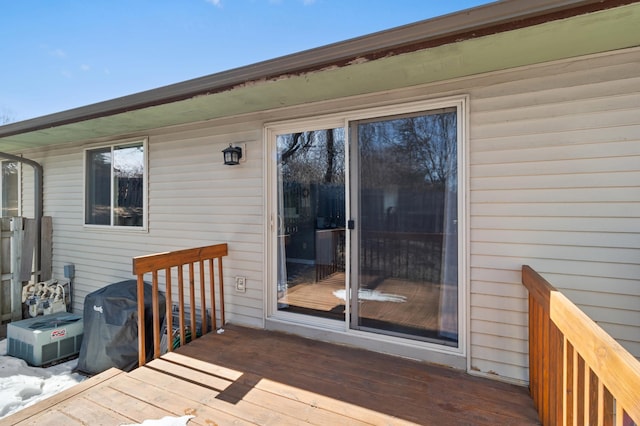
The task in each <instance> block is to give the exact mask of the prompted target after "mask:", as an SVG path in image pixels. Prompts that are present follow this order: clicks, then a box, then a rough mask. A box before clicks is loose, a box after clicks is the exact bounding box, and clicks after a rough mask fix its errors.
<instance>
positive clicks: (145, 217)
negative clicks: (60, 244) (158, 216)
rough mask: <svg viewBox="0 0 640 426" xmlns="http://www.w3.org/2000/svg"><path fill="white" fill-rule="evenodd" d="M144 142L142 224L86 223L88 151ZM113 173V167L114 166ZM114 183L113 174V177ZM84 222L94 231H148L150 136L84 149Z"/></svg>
mask: <svg viewBox="0 0 640 426" xmlns="http://www.w3.org/2000/svg"><path fill="white" fill-rule="evenodd" d="M139 142H142V147H143V150H144V156H143V157H144V158H143V166H144V171H143V173H142V175H143V179H144V182H143V185H142V191H143V194H142V211H143V213H142V226H122V225H113V223H111V224H109V225H93V224H88V223H85V220H86V209H87V152H88V151H94V150H96V149H100V148H108V147H110V148H111V149H112V150H113V148H114V147H117V146H123V145H130V144H134V143H139ZM111 172H112V174H113V168H112V171H111ZM111 182H112V184H113V176H112V179H111ZM110 212H111V219H110V220H111V221H113V188H112V193H111V208H110ZM82 223H83V227H84V229H88V230H93V231H107V232H114V231H117V232H134V233H139V232H148V230H149V228H148V226H149V138H148V137H146V136H145V137H140V138H132V139H122V140H117V141H111V142H110V143H105V144H99V145H93V146H90V147H86V148H85V149H84V150H83V155H82Z"/></svg>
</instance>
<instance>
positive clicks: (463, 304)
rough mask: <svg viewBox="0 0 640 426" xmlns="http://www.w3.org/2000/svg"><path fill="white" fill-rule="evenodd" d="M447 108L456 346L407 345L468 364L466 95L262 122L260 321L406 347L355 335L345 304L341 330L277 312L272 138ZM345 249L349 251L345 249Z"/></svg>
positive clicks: (384, 338)
mask: <svg viewBox="0 0 640 426" xmlns="http://www.w3.org/2000/svg"><path fill="white" fill-rule="evenodd" d="M447 107H455V108H456V111H457V113H458V120H457V126H458V150H457V151H458V153H457V155H458V159H457V160H458V185H459V191H458V205H459V211H458V220H459V223H460V228H459V242H460V244H459V245H458V262H459V264H458V277H459V278H458V282H459V290H458V313H459V315H458V325H459V333H458V336H459V341H458V343H459V344H458V347H456V348H450V347H446V346H444V345H439V344H435V343H429V342H422V341H411V343H410V344H411V345H412V346H414V347H416V348H424V349H426V350H429V351H433V352H440V353H444V354H451V355H456V356H463V357H466V358H467V364H469V363H470V357H469V352H468V348H469V346H470V342H471V338H470V327H469V321H470V304H469V302H470V288H471V285H470V281H469V280H470V272H469V256H470V250H469V229H470V228H469V227H470V220H469V205H468V202H469V201H468V199H469V197H468V192H469V188H470V186H469V177H468V176H469V173H468V169H469V164H468V152H469V133H468V128H469V125H468V123H469V96H468V95H459V96H450V97H443V98H437V99H432V100H422V101H416V102H407V103H402V104H395V105H387V106H381V107H372V108H363V109H359V110H353V111H346V112H342V113H336V114H326V115H319V116H317V117H315V118H306V119H294V120H286V121H275V122H270V123H265V125H264V132H263V135H264V146H265V147H266V150H267V155H265V161H266V163H267V164H265V169H264V170H265V174H266V175H265V180H264V181H265V186H266V187H265V194H266V197H267V199H266V203H265V218H266V219H267V221H266V226H265V242H266V244H267V249H266V250H265V259H264V261H265V265H266V268H265V276H264V283H265V288H264V292H265V295H266V297H265V298H264V312H265V318H264V321H265V322H267V321H276V322H283V323H289V324H291V325H292V326H294V327H295V326H303V327H304V326H307V327H309V328H315V329H318V327H320V328H321V329H324V330H326V331H327V332H331V331H335V332H341V333H344V334H346V335H352V336H367V337H368V338H369V339H370V340H372V341H384V342H387V343H390V344H394V343H395V344H399V345H406V344H407V341H406V339H398V338H395V337H392V336H383V335H377V334H373V333H365V332H362V331H359V330H354V329H351V328H350V327H349V321H348V318H349V312H348V304H347V312H346V318H347V320H345V321H344V325H342V322H340V326H339V327H336V321H329V320H327V321H319V319H318V318H314V320H313V321H312V323H313V324H312V323H311V322H310V321H309V320H308V319H306V318H305V317H304V316H303V315H294V314H291V313H288V312H279V311H278V309H277V296H276V290H275V286H273V285H272V283H274V282H275V281H276V280H277V270H276V269H277V268H276V261H277V259H276V256H277V246H276V245H277V238H276V237H275V236H274V235H275V232H277V231H276V230H275V228H276V227H275V222H274V221H275V217H276V214H277V213H276V211H275V209H276V208H277V200H275V197H276V196H277V194H276V192H277V191H276V184H275V183H276V181H277V176H276V173H277V170H276V167H274V164H275V163H274V159H275V158H276V152H275V142H274V141H275V135H276V134H283V133H293V132H296V131H309V130H317V129H325V128H332V127H344V128H345V129H348V126H349V122H351V121H356V120H363V119H369V118H378V117H380V118H383V117H386V116H392V115H396V114H406V113H413V112H419V111H428V110H434V109H441V108H447ZM345 139H346V145H347V147H348V146H349V144H350V142H349V132H348V131H345ZM345 161H346V162H347V163H348V161H349V149H346V150H345ZM348 173H349V168H347V175H346V179H347V180H349V179H350V176H349V175H348ZM349 187H350V185H346V188H345V190H346V191H347V193H346V196H347V199H350V198H349V197H350V196H351V194H350V193H349V191H350V190H349ZM346 209H347V210H346V215H347V217H350V214H351V212H350V210H349V205H348V204H347V206H346ZM347 250H349V247H347ZM349 262H350V259H347V265H346V268H347V270H349V267H350V265H349ZM349 279H350V278H349V274H347V288H351V284H350V283H349Z"/></svg>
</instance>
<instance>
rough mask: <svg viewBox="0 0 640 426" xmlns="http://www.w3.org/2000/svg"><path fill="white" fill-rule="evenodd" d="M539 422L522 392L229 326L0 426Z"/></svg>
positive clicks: (101, 378)
mask: <svg viewBox="0 0 640 426" xmlns="http://www.w3.org/2000/svg"><path fill="white" fill-rule="evenodd" d="M185 414H192V415H195V418H193V419H192V420H191V421H190V423H189V425H208V426H212V425H232V424H233V425H246V424H259V425H301V424H313V425H372V424H373V425H408V424H423V425H497V424H499V425H528V424H540V423H539V422H538V415H537V413H536V411H535V408H534V406H533V401H532V400H531V398H530V397H529V393H528V389H527V388H524V387H518V386H513V385H509V384H505V383H501V382H498V381H493V380H487V379H481V378H477V377H473V376H470V375H468V374H465V373H464V372H460V371H456V370H452V369H449V368H442V367H438V366H434V365H430V364H426V363H420V362H415V361H411V360H406V359H402V358H396V357H391V356H386V355H382V354H378V353H374V352H369V351H365V350H360V349H354V348H349V347H346V346H339V345H333V344H328V343H322V342H318V341H313V340H309V339H304V338H300V337H296V336H292V335H287V334H282V333H277V332H269V331H263V330H254V329H248V328H242V327H236V326H228V328H226V330H225V332H224V333H223V334H215V333H211V334H208V335H206V336H203V337H202V338H200V339H198V340H196V341H194V342H192V343H189V344H188V345H186V346H183V347H181V348H179V349H178V350H177V351H176V352H174V353H169V354H166V355H164V356H163V357H162V358H160V359H156V360H154V361H152V362H150V363H148V364H147V365H145V366H144V367H141V368H138V369H136V370H134V371H132V372H130V373H124V372H121V371H119V370H115V369H112V370H109V371H106V372H104V373H102V374H100V375H97V376H94V377H93V378H91V379H88V380H87V381H85V382H82V383H80V384H79V385H77V386H75V387H73V388H71V389H68V390H66V391H64V392H62V393H60V394H58V395H56V396H54V397H52V398H49V399H47V400H44V401H42V402H40V403H38V404H36V405H35V406H31V407H28V408H25V409H24V410H22V411H20V412H18V413H15V414H14V415H12V416H9V417H7V418H5V419H3V420H0V424H3V425H4V424H19V425H27V424H32V425H62V424H64V425H81V424H88V425H119V424H125V423H136V422H142V421H144V420H146V419H158V418H161V417H164V416H183V415H185Z"/></svg>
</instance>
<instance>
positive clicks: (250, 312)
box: [39, 124, 264, 326]
mask: <svg viewBox="0 0 640 426" xmlns="http://www.w3.org/2000/svg"><path fill="white" fill-rule="evenodd" d="M246 127H247V126H243V128H246ZM250 127H251V128H252V130H250V131H243V130H242V129H238V128H225V127H216V128H215V129H213V128H206V129H204V130H193V131H188V132H181V133H179V134H176V133H170V132H169V133H167V132H166V131H165V133H163V134H161V135H155V134H151V135H149V145H148V147H149V199H150V200H149V231H148V232H130V231H118V230H102V231H100V230H95V229H88V228H84V227H83V225H82V223H83V205H82V203H83V176H82V174H83V150H82V147H78V146H77V145H76V146H73V147H69V148H67V149H64V150H61V149H58V150H55V151H52V152H51V153H49V154H47V155H46V156H45V157H44V158H40V159H39V160H40V161H41V162H42V164H43V165H44V167H45V181H46V185H45V214H46V215H50V216H52V217H53V223H54V237H53V241H54V253H55V254H54V263H53V268H54V276H60V277H61V276H62V272H63V266H64V265H65V264H67V263H73V264H75V266H76V277H75V286H74V287H75V294H74V309H75V310H76V311H79V312H81V311H82V309H83V303H84V297H85V296H86V295H87V294H89V293H91V292H93V291H95V290H97V289H99V288H101V287H103V286H105V285H107V284H110V283H114V282H117V281H120V280H124V279H132V278H134V276H133V275H132V258H133V257H134V256H138V255H143V254H150V253H154V252H161V251H167V250H175V249H182V248H191V247H198V246H204V245H209V244H216V243H220V242H227V243H229V248H230V253H229V256H228V258H225V260H224V268H225V269H224V271H225V277H224V278H225V285H226V290H225V302H226V306H227V316H228V318H229V319H230V320H233V321H236V322H238V323H244V324H249V325H255V326H260V325H261V324H262V318H263V313H262V311H263V304H262V298H263V294H262V288H263V283H262V270H263V259H262V252H263V231H264V221H263V217H262V209H263V207H262V206H263V196H262V192H263V187H262V164H263V159H262V154H261V152H262V150H261V148H260V142H259V141H260V140H261V131H260V129H261V125H260V124H258V125H255V124H252V125H251V126H250ZM256 129H257V130H256ZM240 141H242V142H245V143H246V144H247V151H248V153H247V158H248V160H247V162H246V163H244V164H243V165H242V166H238V167H229V166H224V165H222V153H221V151H222V149H223V148H225V147H226V146H228V144H229V143H230V142H240ZM93 146H100V144H99V143H98V144H93ZM236 275H243V276H246V277H247V292H246V293H245V294H243V295H242V297H237V295H236V293H235V292H234V291H233V288H232V286H231V284H232V282H233V280H232V277H234V276H236Z"/></svg>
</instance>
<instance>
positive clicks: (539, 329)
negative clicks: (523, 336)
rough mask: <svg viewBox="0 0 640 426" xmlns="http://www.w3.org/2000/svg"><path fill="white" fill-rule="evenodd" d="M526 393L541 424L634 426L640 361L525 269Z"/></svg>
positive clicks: (639, 406) (639, 409)
mask: <svg viewBox="0 0 640 426" xmlns="http://www.w3.org/2000/svg"><path fill="white" fill-rule="evenodd" d="M522 283H523V284H524V285H525V287H526V288H527V289H528V290H529V378H530V391H531V396H532V398H533V401H534V403H535V405H536V408H537V410H538V413H539V415H540V420H541V421H542V423H543V424H544V425H603V426H607V425H624V426H627V425H633V424H634V422H635V424H636V425H638V424H640V362H639V361H638V360H636V359H635V358H634V357H633V356H632V355H631V354H630V353H629V352H627V351H626V350H625V349H624V348H623V347H622V346H620V344H618V343H617V342H616V341H615V340H614V339H613V338H612V337H611V336H609V335H608V334H607V333H606V332H605V331H604V330H602V328H600V326H598V325H597V324H596V323H595V322H593V321H592V320H591V319H590V318H589V317H587V315H586V314H585V313H584V312H582V311H581V310H580V309H579V308H578V307H576V306H575V305H574V304H573V303H572V302H571V301H569V299H567V298H566V297H565V296H564V295H562V293H560V292H559V291H557V290H556V289H555V288H554V287H553V286H552V285H551V284H549V283H548V282H547V281H546V280H545V279H544V278H542V277H541V276H540V275H539V274H538V273H537V272H535V271H534V270H533V269H531V268H530V267H528V266H523V267H522Z"/></svg>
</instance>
